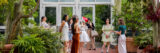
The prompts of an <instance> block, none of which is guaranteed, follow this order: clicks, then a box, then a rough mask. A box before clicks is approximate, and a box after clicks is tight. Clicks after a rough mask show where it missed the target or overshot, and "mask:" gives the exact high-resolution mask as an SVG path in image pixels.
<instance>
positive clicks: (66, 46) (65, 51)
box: [64, 41, 68, 53]
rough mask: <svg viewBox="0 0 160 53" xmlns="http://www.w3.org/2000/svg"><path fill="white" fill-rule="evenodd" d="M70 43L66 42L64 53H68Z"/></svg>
mask: <svg viewBox="0 0 160 53" xmlns="http://www.w3.org/2000/svg"><path fill="white" fill-rule="evenodd" d="M67 48H68V42H66V41H65V42H64V53H67Z"/></svg>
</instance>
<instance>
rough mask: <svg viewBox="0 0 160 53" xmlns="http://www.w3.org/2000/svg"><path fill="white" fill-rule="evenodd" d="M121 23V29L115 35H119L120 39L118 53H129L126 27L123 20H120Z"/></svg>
mask: <svg viewBox="0 0 160 53" xmlns="http://www.w3.org/2000/svg"><path fill="white" fill-rule="evenodd" d="M118 23H119V25H120V26H119V29H118V31H115V33H117V34H119V38H118V53H127V49H126V36H125V34H126V28H127V27H126V26H125V23H124V21H123V19H122V18H120V19H119V20H118Z"/></svg>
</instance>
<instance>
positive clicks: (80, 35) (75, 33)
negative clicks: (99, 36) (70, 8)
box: [59, 15, 96, 53]
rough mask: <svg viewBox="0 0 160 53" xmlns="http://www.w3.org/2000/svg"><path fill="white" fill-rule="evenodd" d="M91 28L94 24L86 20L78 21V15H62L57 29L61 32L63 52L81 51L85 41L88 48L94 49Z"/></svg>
mask: <svg viewBox="0 0 160 53" xmlns="http://www.w3.org/2000/svg"><path fill="white" fill-rule="evenodd" d="M91 30H94V25H93V23H92V22H91V21H90V19H89V20H88V22H87V23H86V22H85V21H80V22H79V19H78V16H76V15H74V16H72V18H70V19H69V17H68V15H64V16H63V19H62V23H61V26H60V29H59V31H60V32H61V33H62V38H61V39H62V41H63V42H64V46H65V47H64V53H69V52H71V53H78V52H79V53H82V48H83V47H84V44H85V43H87V48H88V49H89V50H96V48H95V45H94V43H95V42H94V37H92V36H91Z"/></svg>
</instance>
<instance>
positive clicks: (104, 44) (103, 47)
mask: <svg viewBox="0 0 160 53" xmlns="http://www.w3.org/2000/svg"><path fill="white" fill-rule="evenodd" d="M105 46H106V43H105V42H104V43H103V46H102V50H101V52H104V49H105Z"/></svg>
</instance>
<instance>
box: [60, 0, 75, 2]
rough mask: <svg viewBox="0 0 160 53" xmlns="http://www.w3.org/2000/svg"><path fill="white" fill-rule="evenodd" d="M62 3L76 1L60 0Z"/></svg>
mask: <svg viewBox="0 0 160 53" xmlns="http://www.w3.org/2000/svg"><path fill="white" fill-rule="evenodd" d="M60 2H74V0H60Z"/></svg>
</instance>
